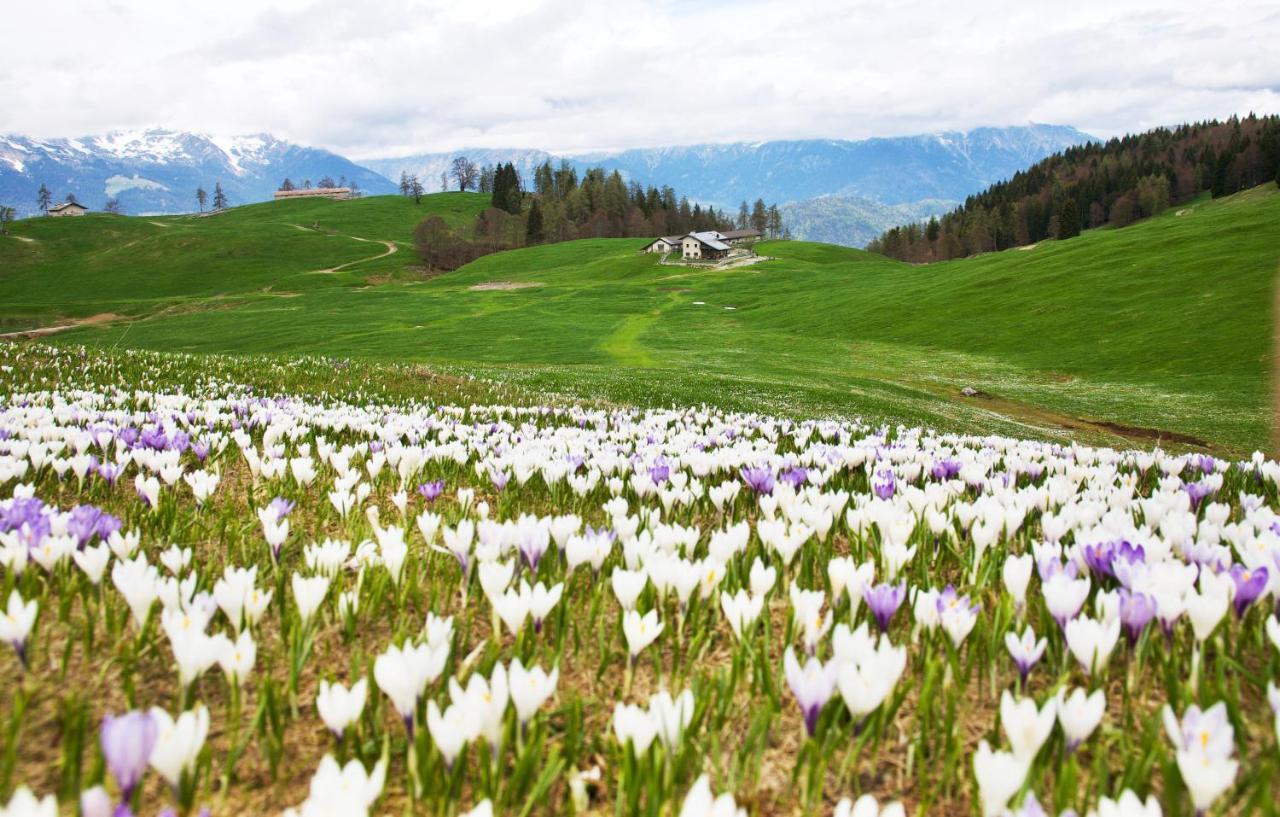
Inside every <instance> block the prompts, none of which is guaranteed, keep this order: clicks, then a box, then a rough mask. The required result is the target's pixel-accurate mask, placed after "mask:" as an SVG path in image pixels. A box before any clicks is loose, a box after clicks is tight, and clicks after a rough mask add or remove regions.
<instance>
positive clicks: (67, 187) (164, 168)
mask: <svg viewBox="0 0 1280 817" xmlns="http://www.w3.org/2000/svg"><path fill="white" fill-rule="evenodd" d="M324 176H331V177H332V178H333V179H335V180H338V179H344V180H346V181H348V182H350V181H353V180H354V181H355V182H356V184H357V185H358V186H359V187H360V188H361V189H362V190H364V191H365V192H366V193H373V194H376V193H391V192H395V185H393V184H391V183H390V182H388V181H387V180H386V179H385V178H383V177H382V176H380V175H378V174H377V173H374V172H373V171H370V170H368V169H366V168H363V167H360V166H359V165H356V164H354V163H352V162H350V161H348V160H347V159H344V158H343V157H341V156H339V155H337V154H335V153H330V152H329V151H327V150H320V149H318V148H310V147H304V146H301V145H295V144H293V143H291V142H286V141H284V140H281V139H277V138H275V137H274V136H271V135H270V134H266V133H259V134H252V135H249V136H234V137H217V136H208V135H204V134H198V133H188V132H184V131H174V130H168V129H164V128H150V129H146V130H128V131H112V132H111V133H106V134H101V135H97V136H83V137H79V138H74V139H32V138H29V137H25V136H17V135H8V136H0V202H3V203H5V204H8V205H10V206H12V207H15V208H16V209H17V210H18V213H19V215H34V214H35V213H36V212H38V207H37V203H36V196H37V191H38V190H39V188H40V185H41V184H43V185H45V186H46V187H48V188H49V190H50V191H51V192H52V194H53V198H54V200H55V201H62V200H63V199H65V198H66V197H67V195H68V194H74V195H75V197H76V199H77V200H78V201H80V202H81V203H82V204H84V205H86V206H88V207H90V208H92V209H97V208H99V207H101V206H102V205H103V203H104V202H105V201H106V200H107V199H108V198H112V197H115V198H117V199H118V200H119V201H120V203H121V206H122V208H123V210H124V212H126V213H132V214H152V213H179V212H188V211H191V210H194V209H196V199H195V191H196V188H197V187H203V188H204V189H205V190H206V191H207V192H209V194H210V195H212V192H213V187H214V185H215V184H217V183H221V185H222V188H223V190H224V191H226V194H227V197H228V199H229V200H230V202H231V203H232V204H245V203H248V202H252V201H264V200H266V199H269V198H271V194H272V192H273V191H275V190H276V188H277V187H279V185H280V182H281V181H283V180H284V179H285V178H286V177H288V178H291V179H293V181H294V182H295V183H297V184H299V185H301V184H302V182H303V181H305V180H306V179H311V180H312V181H313V182H316V181H319V179H320V178H322V177H324Z"/></svg>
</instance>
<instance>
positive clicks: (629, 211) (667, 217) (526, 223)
mask: <svg viewBox="0 0 1280 817" xmlns="http://www.w3.org/2000/svg"><path fill="white" fill-rule="evenodd" d="M452 172H453V175H454V178H455V180H457V183H458V186H459V188H460V189H466V187H467V186H468V185H470V184H471V181H472V180H474V181H475V182H476V186H477V187H478V188H479V190H480V192H481V193H485V194H488V195H489V196H490V197H491V205H492V206H490V207H489V208H487V209H486V210H484V212H482V213H480V214H479V215H478V216H477V217H476V219H475V221H474V223H472V224H471V225H470V226H469V227H461V228H459V227H457V226H455V225H450V224H447V223H445V222H444V221H443V220H442V219H440V218H437V217H432V216H428V217H427V218H426V219H424V220H423V221H422V223H421V224H419V225H418V229H417V230H416V231H415V232H414V242H415V244H416V246H417V248H418V253H419V254H420V255H421V256H422V260H423V261H424V262H425V263H426V265H427V266H428V267H429V268H431V269H435V270H452V269H457V268H458V267H460V266H462V265H463V264H466V263H468V262H470V261H473V260H475V259H476V258H479V257H481V256H483V255H488V254H489V253H493V252H500V251H502V250H512V249H518V248H520V247H526V246H533V245H536V244H554V243H557V242H561V241H572V240H574V239H578V238H640V237H646V238H653V237H656V236H660V235H678V234H682V233H686V232H690V231H695V230H732V229H734V228H740V229H746V228H748V227H750V228H753V229H756V230H759V231H760V233H761V234H762V235H765V236H767V237H769V238H781V237H783V236H784V234H785V229H784V227H783V223H782V216H781V214H780V212H779V210H778V207H777V206H776V205H766V204H765V202H764V200H763V199H756V201H755V204H754V205H749V204H748V203H747V202H745V201H744V202H742V204H741V205H739V207H738V210H737V213H730V212H727V211H724V210H717V209H716V208H715V207H713V206H707V207H703V206H702V205H701V204H697V203H694V204H690V202H689V199H688V198H687V197H685V196H682V195H679V194H678V193H676V191H675V190H674V189H673V188H671V187H670V186H669V185H664V186H662V187H661V188H659V187H656V186H653V185H649V186H647V187H643V186H641V185H640V184H639V183H638V182H634V181H632V182H629V183H628V182H625V181H623V178H622V175H621V174H620V173H619V172H618V171H617V170H614V171H612V172H608V171H606V170H604V169H603V168H599V167H594V168H589V169H587V170H586V171H584V172H583V173H582V175H581V176H579V174H578V171H577V169H576V168H574V167H573V166H572V165H570V164H569V163H568V162H561V163H560V165H559V167H553V166H552V164H551V162H549V161H548V162H544V163H543V164H541V165H539V166H538V167H536V168H535V169H534V172H533V185H532V189H529V188H528V187H526V184H525V182H524V179H523V178H522V177H521V175H520V171H519V170H518V169H517V168H516V167H515V165H514V164H513V163H510V162H508V163H505V164H500V165H497V166H485V167H476V166H475V165H474V163H471V162H470V161H469V160H468V159H466V157H461V158H460V159H459V160H455V162H454V167H453V170H452ZM400 190H401V193H403V194H405V195H415V196H420V195H421V190H422V184H421V183H420V182H419V181H418V179H417V177H416V176H414V175H412V174H404V175H403V176H402V177H401V181H400Z"/></svg>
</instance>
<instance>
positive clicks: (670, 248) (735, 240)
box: [644, 230, 760, 260]
mask: <svg viewBox="0 0 1280 817" xmlns="http://www.w3.org/2000/svg"><path fill="white" fill-rule="evenodd" d="M758 238H760V231H759V230H729V231H727V232H723V233H722V232H720V231H718V230H703V231H701V232H696V233H686V234H685V235H668V236H662V237H661V238H655V239H654V240H653V241H651V242H649V244H647V245H645V247H644V251H645V252H656V253H661V254H664V255H665V254H667V253H672V252H679V253H680V257H681V258H685V259H689V260H699V259H703V258H706V259H719V258H724V257H725V256H726V255H728V254H729V250H730V249H731V248H732V247H735V246H738V245H741V244H748V243H750V242H752V241H755V240H756V239H758Z"/></svg>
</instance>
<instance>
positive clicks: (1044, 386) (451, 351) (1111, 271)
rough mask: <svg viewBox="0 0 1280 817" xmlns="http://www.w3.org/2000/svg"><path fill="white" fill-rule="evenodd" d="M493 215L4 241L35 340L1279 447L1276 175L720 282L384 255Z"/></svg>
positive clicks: (1052, 432)
mask: <svg viewBox="0 0 1280 817" xmlns="http://www.w3.org/2000/svg"><path fill="white" fill-rule="evenodd" d="M482 205H483V198H482V197H478V196H474V195H473V196H465V195H463V194H444V195H439V196H429V197H426V198H425V199H424V200H423V203H422V205H420V206H417V207H415V206H414V205H413V204H412V202H410V201H407V200H404V199H399V198H395V197H385V198H371V199H366V200H363V201H354V202H328V201H313V202H288V203H281V204H271V205H258V206H252V207H244V208H237V209H235V210H232V211H230V212H227V213H225V214H222V215H219V216H216V217H213V218H204V219H199V218H171V219H131V218H119V217H117V218H111V217H107V216H99V217H96V218H88V217H86V218H84V219H66V220H53V219H50V220H40V219H36V220H27V221H22V222H18V223H17V224H16V225H14V228H13V233H14V234H13V235H12V236H9V237H6V238H0V303H3V304H4V307H3V317H4V319H5V320H7V321H8V323H9V325H10V327H11V328H25V327H29V326H32V325H37V324H40V325H48V324H56V323H60V322H63V321H66V320H67V319H71V318H85V317H88V316H91V315H98V314H100V313H104V312H109V313H114V314H116V315H123V316H126V318H125V319H116V320H111V319H107V318H103V319H100V320H101V321H102V322H100V323H96V324H93V325H81V326H78V327H77V328H75V329H73V330H70V331H66V332H62V333H59V334H57V335H54V336H53V338H54V339H56V340H58V341H59V342H69V343H87V344H95V345H106V346H116V345H121V346H126V347H127V346H139V347H147V348H157V349H182V350H191V351H202V352H234V353H284V352H302V351H305V352H316V353H323V354H329V355H334V356H340V357H361V358H369V359H392V360H420V361H424V362H430V363H432V364H433V365H435V366H438V367H443V368H445V369H447V370H456V371H458V372H459V373H468V374H477V375H480V376H483V377H489V378H493V379H498V380H503V381H507V382H512V383H521V384H524V385H527V386H531V387H534V388H537V389H542V390H548V391H557V392H562V393H567V394H573V395H577V396H580V397H584V398H605V399H615V400H620V401H627V402H634V403H639V404H645V405H653V404H667V403H680V404H691V403H698V402H703V401H705V402H710V403H715V404H719V405H725V406H729V407H733V408H743V409H751V410H769V411H781V412H787V413H793V414H808V415H813V414H832V413H841V414H855V413H860V414H864V415H867V416H874V417H880V418H884V419H887V420H892V421H895V422H896V421H904V422H924V423H929V424H932V425H937V426H941V427H945V428H953V429H958V430H965V431H977V432H987V431H999V432H1004V433H1024V434H1036V435H1045V434H1047V435H1049V436H1058V437H1059V438H1061V439H1068V438H1083V439H1087V440H1091V441H1095V442H1097V441H1103V442H1109V443H1114V444H1132V443H1134V442H1137V441H1141V442H1143V443H1146V444H1150V443H1151V442H1152V441H1153V440H1160V441H1162V442H1164V443H1165V444H1170V445H1175V446H1193V447H1204V448H1208V449H1209V450H1213V451H1216V452H1221V453H1228V454H1245V453H1247V452H1249V451H1251V450H1252V449H1254V448H1258V447H1263V446H1265V445H1266V441H1267V435H1268V425H1269V407H1268V393H1269V392H1268V373H1269V368H1268V366H1269V362H1270V360H1271V349H1270V344H1269V337H1270V333H1269V327H1270V315H1269V305H1270V293H1271V288H1272V285H1273V281H1274V279H1275V277H1276V273H1277V270H1278V265H1280V250H1277V247H1280V193H1278V192H1277V190H1276V187H1275V185H1274V184H1272V185H1266V186H1263V187H1259V188H1255V189H1253V190H1250V191H1246V192H1244V193H1241V194H1238V195H1235V196H1231V197H1227V198H1223V199H1218V200H1214V201H1208V200H1201V201H1197V202H1196V203H1193V204H1191V205H1188V206H1186V207H1183V208H1180V209H1179V210H1178V211H1176V212H1174V211H1170V212H1167V213H1165V214H1163V215H1160V216H1158V217H1155V218H1153V219H1150V220H1148V221H1145V222H1142V223H1139V224H1136V225H1133V226H1131V227H1127V228H1125V229H1120V230H1115V229H1101V230H1093V231H1087V232H1086V233H1084V234H1083V235H1082V236H1080V237H1078V238H1076V239H1073V240H1071V241H1066V242H1054V241H1047V242H1042V243H1041V244H1039V245H1037V246H1035V247H1033V248H1031V249H1027V250H1013V251H1008V252H1003V253H992V254H987V255H982V256H976V257H972V258H965V259H958V260H955V261H950V262H945V263H936V264H930V265H926V266H912V265H908V264H904V263H901V262H897V261H893V260H889V259H886V258H883V257H880V256H876V255H872V254H869V253H865V252H862V251H858V250H853V249H848V248H843V247H836V246H831V245H822V244H811V243H804V242H774V243H771V244H767V245H765V246H764V247H763V251H764V252H766V253H768V254H769V255H771V256H773V257H774V259H775V260H772V261H768V262H765V263H762V264H758V265H755V266H752V267H746V268H739V269H734V270H726V271H720V272H708V271H701V270H690V269H687V268H681V267H666V266H660V265H658V264H657V262H656V259H654V258H653V257H652V256H645V255H640V254H638V253H637V252H636V250H637V249H638V248H639V247H640V245H642V244H643V243H644V242H643V240H634V239H601V240H584V241H575V242H569V243H565V244H558V245H552V246H541V247H533V248H528V249H524V250H518V251H514V252H509V253H500V254H496V255H491V256H488V257H485V258H482V259H480V260H478V261H476V262H473V263H472V264H469V265H467V266H466V267H463V268H462V269H460V270H457V271H456V272H453V273H449V274H446V275H442V276H439V277H435V278H430V279H425V278H424V276H423V275H422V274H421V273H420V272H419V271H417V270H416V269H415V260H414V258H413V256H412V254H411V253H409V252H407V251H405V250H401V251H400V252H397V253H394V254H390V255H388V254H386V248H385V245H384V246H382V247H379V246H378V245H376V244H374V245H370V244H369V243H368V240H373V241H389V242H393V243H395V244H396V246H397V247H403V245H404V242H406V241H407V240H408V238H409V235H410V233H411V230H412V227H413V225H414V223H416V221H417V220H418V219H419V218H421V217H422V215H423V214H424V213H425V212H427V211H432V210H434V211H439V212H442V213H447V214H448V217H450V218H455V219H464V218H467V217H468V214H469V213H474V210H475V208H477V207H480V206H482ZM355 238H359V239H366V241H356V240H353V239H355ZM341 265H347V266H342V267H341V268H340V269H337V271H336V272H335V271H331V270H333V269H335V268H337V267H340V266H341ZM1224 270H1230V274H1226V273H1223V272H1221V271H1224ZM965 387H971V388H973V389H976V390H977V391H978V392H979V393H980V394H979V395H978V396H977V397H972V398H966V397H963V396H961V394H960V392H961V390H962V389H963V388H965Z"/></svg>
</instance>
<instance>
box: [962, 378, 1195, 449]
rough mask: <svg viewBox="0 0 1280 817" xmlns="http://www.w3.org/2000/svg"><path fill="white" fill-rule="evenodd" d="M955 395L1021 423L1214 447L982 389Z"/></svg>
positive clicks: (1187, 436)
mask: <svg viewBox="0 0 1280 817" xmlns="http://www.w3.org/2000/svg"><path fill="white" fill-rule="evenodd" d="M957 396H958V397H959V399H961V400H966V401H968V400H973V401H980V402H981V405H982V406H983V407H984V408H988V409H990V410H991V411H994V412H996V413H998V414H1004V415H1007V416H1009V417H1012V418H1014V419H1016V420H1019V421H1022V422H1027V423H1033V424H1036V425H1048V426H1058V427H1060V428H1066V429H1070V430H1072V431H1094V432H1099V431H1100V432H1106V433H1110V434H1115V435H1118V436H1121V437H1125V438H1127V439H1130V440H1135V441H1139V442H1142V443H1152V442H1154V443H1156V444H1160V443H1178V444H1180V445H1188V446H1193V447H1196V448H1203V449H1206V450H1212V449H1213V446H1212V445H1210V444H1209V443H1208V442H1206V441H1205V440H1202V439H1200V438H1199V437H1193V436H1192V435H1190V434H1183V433H1181V432H1178V431H1168V430H1166V429H1161V428H1145V427H1143V426H1133V425H1126V424H1124V423H1117V422H1113V421H1111V420H1090V419H1087V418H1083V417H1073V416H1072V415H1070V414H1065V413H1062V412H1058V411H1054V410H1052V409H1047V408H1044V407H1043V406H1033V405H1030V404H1027V403H1020V402H1018V401H1016V400H1009V399H1007V398H1004V397H998V396H996V395H993V394H988V393H986V392H984V391H975V392H974V393H973V394H971V395H965V394H963V393H961V394H959V395H957Z"/></svg>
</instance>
